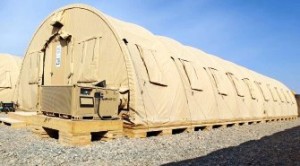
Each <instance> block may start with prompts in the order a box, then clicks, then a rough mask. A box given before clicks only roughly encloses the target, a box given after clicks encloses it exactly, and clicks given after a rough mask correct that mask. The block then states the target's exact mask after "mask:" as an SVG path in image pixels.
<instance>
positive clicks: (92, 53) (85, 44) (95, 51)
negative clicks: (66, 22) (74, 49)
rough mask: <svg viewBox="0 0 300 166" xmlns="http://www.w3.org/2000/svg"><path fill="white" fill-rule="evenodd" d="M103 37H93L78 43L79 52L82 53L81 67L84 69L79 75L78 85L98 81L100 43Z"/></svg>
mask: <svg viewBox="0 0 300 166" xmlns="http://www.w3.org/2000/svg"><path fill="white" fill-rule="evenodd" d="M100 39H101V37H92V38H89V39H87V40H85V41H82V42H80V43H78V47H79V48H78V49H79V52H81V60H80V62H81V65H83V66H82V67H83V69H82V71H81V73H80V74H79V79H78V81H77V82H78V83H94V82H97V81H98V77H97V70H98V67H97V60H98V59H97V56H98V55H99V43H100Z"/></svg>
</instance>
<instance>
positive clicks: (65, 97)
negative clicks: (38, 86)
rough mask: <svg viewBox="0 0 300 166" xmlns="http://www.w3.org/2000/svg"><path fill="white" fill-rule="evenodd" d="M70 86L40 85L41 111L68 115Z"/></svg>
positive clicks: (69, 110)
mask: <svg viewBox="0 0 300 166" xmlns="http://www.w3.org/2000/svg"><path fill="white" fill-rule="evenodd" d="M71 108H72V87H42V102H41V111H45V112H53V113H61V114H67V115H70V113H71Z"/></svg>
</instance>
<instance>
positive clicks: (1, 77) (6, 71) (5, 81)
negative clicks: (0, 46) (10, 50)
mask: <svg viewBox="0 0 300 166" xmlns="http://www.w3.org/2000/svg"><path fill="white" fill-rule="evenodd" d="M21 62H22V59H21V58H20V57H17V56H13V55H8V54H0V102H15V97H14V96H16V95H17V94H16V93H15V89H16V84H17V80H18V77H19V72H20V68H21Z"/></svg>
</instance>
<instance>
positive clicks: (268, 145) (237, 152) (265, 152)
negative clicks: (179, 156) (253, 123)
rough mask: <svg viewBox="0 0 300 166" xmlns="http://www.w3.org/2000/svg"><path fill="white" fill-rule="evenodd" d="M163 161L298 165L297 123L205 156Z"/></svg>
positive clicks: (207, 163) (178, 163)
mask: <svg viewBox="0 0 300 166" xmlns="http://www.w3.org/2000/svg"><path fill="white" fill-rule="evenodd" d="M165 165H293V166H295V165H299V166H300V126H298V127H294V128H291V129H286V130H284V131H282V132H278V133H275V134H273V135H271V136H266V137H263V138H261V139H259V140H254V141H248V142H245V143H242V144H240V145H239V146H235V147H228V148H224V149H220V150H217V151H215V152H212V153H210V154H208V155H206V156H203V157H199V158H194V159H189V160H184V161H179V162H173V163H168V164H165Z"/></svg>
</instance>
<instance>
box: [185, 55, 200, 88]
mask: <svg viewBox="0 0 300 166" xmlns="http://www.w3.org/2000/svg"><path fill="white" fill-rule="evenodd" d="M180 62H181V63H182V65H183V68H184V71H185V73H186V75H187V77H188V79H189V83H190V85H191V88H192V89H193V90H203V88H202V86H201V81H200V78H199V76H198V75H197V72H196V70H195V68H194V67H193V65H192V64H191V62H188V61H185V60H182V59H180Z"/></svg>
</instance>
